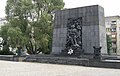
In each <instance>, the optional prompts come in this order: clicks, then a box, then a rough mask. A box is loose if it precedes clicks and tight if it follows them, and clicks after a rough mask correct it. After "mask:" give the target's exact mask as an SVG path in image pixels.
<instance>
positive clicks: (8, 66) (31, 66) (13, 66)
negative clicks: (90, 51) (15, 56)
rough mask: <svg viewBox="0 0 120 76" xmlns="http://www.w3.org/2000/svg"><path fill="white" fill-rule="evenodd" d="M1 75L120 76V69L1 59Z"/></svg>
mask: <svg viewBox="0 0 120 76" xmlns="http://www.w3.org/2000/svg"><path fill="white" fill-rule="evenodd" d="M0 76H120V70H119V69H108V68H93V67H83V66H73V65H57V64H44V63H29V62H10V61H0Z"/></svg>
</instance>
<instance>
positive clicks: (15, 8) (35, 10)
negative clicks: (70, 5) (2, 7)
mask: <svg viewBox="0 0 120 76" xmlns="http://www.w3.org/2000/svg"><path fill="white" fill-rule="evenodd" d="M63 7H64V2H63V0H7V5H6V14H7V17H6V18H7V21H8V25H9V27H7V28H8V30H7V34H6V37H4V39H5V38H6V39H7V38H8V39H9V40H8V42H9V44H10V45H11V46H12V47H17V46H20V47H22V48H23V47H26V49H27V50H28V52H29V53H30V54H38V53H40V52H43V53H49V52H50V48H51V42H52V41H51V40H52V34H51V33H52V22H53V20H52V18H53V16H52V14H53V12H52V11H54V10H59V9H62V8H63ZM3 33H4V32H2V36H3Z"/></svg>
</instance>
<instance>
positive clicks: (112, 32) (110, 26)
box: [105, 16, 120, 55]
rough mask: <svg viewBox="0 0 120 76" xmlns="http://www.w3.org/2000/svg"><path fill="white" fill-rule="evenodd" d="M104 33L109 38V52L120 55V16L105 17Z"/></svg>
mask: <svg viewBox="0 0 120 76" xmlns="http://www.w3.org/2000/svg"><path fill="white" fill-rule="evenodd" d="M105 25H106V34H107V35H108V36H109V37H110V38H111V44H112V46H111V50H110V54H116V55H120V16H108V17H105Z"/></svg>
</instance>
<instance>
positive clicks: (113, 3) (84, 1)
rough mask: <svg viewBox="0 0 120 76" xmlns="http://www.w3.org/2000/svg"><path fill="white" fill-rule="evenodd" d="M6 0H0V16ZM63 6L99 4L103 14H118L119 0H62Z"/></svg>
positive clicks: (119, 9)
mask: <svg viewBox="0 0 120 76" xmlns="http://www.w3.org/2000/svg"><path fill="white" fill-rule="evenodd" d="M6 1H7V0H1V1H0V17H4V16H5V11H4V10H5V5H6ZM64 2H65V8H75V7H83V6H89V5H100V6H102V7H104V12H105V16H114V15H120V1H119V0H64Z"/></svg>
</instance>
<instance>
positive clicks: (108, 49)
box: [106, 35, 112, 55]
mask: <svg viewBox="0 0 120 76" xmlns="http://www.w3.org/2000/svg"><path fill="white" fill-rule="evenodd" d="M106 37H107V51H108V54H109V55H110V51H111V49H112V41H111V37H110V36H109V35H106Z"/></svg>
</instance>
